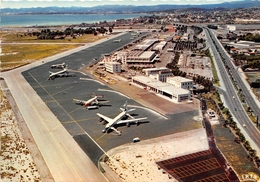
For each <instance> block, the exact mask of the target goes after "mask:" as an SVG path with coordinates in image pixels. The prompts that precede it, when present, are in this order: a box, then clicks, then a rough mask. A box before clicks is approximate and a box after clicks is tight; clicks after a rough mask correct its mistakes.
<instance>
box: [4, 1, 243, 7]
mask: <svg viewBox="0 0 260 182" xmlns="http://www.w3.org/2000/svg"><path fill="white" fill-rule="evenodd" d="M233 1H241V0H0V3H1V4H0V6H1V8H31V7H48V6H59V7H71V6H81V7H93V6H98V5H107V4H113V5H115V4H118V5H135V6H138V5H158V4H175V5H183V4H196V5H200V4H219V3H223V2H233Z"/></svg>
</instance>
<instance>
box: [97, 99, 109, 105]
mask: <svg viewBox="0 0 260 182" xmlns="http://www.w3.org/2000/svg"><path fill="white" fill-rule="evenodd" d="M108 102H109V101H108V100H106V101H98V103H97V104H99V105H102V104H105V103H108Z"/></svg>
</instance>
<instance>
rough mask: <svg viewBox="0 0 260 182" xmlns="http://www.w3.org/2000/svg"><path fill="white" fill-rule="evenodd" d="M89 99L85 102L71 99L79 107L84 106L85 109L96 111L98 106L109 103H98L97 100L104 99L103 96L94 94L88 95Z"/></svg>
mask: <svg viewBox="0 0 260 182" xmlns="http://www.w3.org/2000/svg"><path fill="white" fill-rule="evenodd" d="M90 97H92V98H91V99H89V100H87V101H85V100H78V99H73V101H74V102H75V103H76V104H79V105H84V106H86V107H87V109H97V108H98V107H99V106H101V105H102V104H104V103H108V102H109V101H103V100H102V101H100V100H99V99H98V98H100V97H102V98H104V96H103V95H102V96H98V95H95V94H90Z"/></svg>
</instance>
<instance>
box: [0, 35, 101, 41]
mask: <svg viewBox="0 0 260 182" xmlns="http://www.w3.org/2000/svg"><path fill="white" fill-rule="evenodd" d="M19 35H23V33H19ZM19 35H18V34H17V33H15V32H11V33H10V32H9V33H3V32H2V33H0V36H1V37H2V42H3V43H13V42H20V43H91V42H95V41H97V40H99V39H103V38H105V37H106V36H100V35H97V36H94V35H93V34H85V35H83V36H78V37H76V38H75V39H73V38H72V37H70V36H68V37H66V39H56V40H37V37H36V36H28V35H27V36H24V35H23V36H19Z"/></svg>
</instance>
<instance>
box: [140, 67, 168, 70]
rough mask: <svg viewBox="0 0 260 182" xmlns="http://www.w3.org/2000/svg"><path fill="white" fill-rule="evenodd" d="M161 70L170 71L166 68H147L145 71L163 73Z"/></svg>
mask: <svg viewBox="0 0 260 182" xmlns="http://www.w3.org/2000/svg"><path fill="white" fill-rule="evenodd" d="M161 70H168V68H166V67H159V68H146V69H143V71H161Z"/></svg>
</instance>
